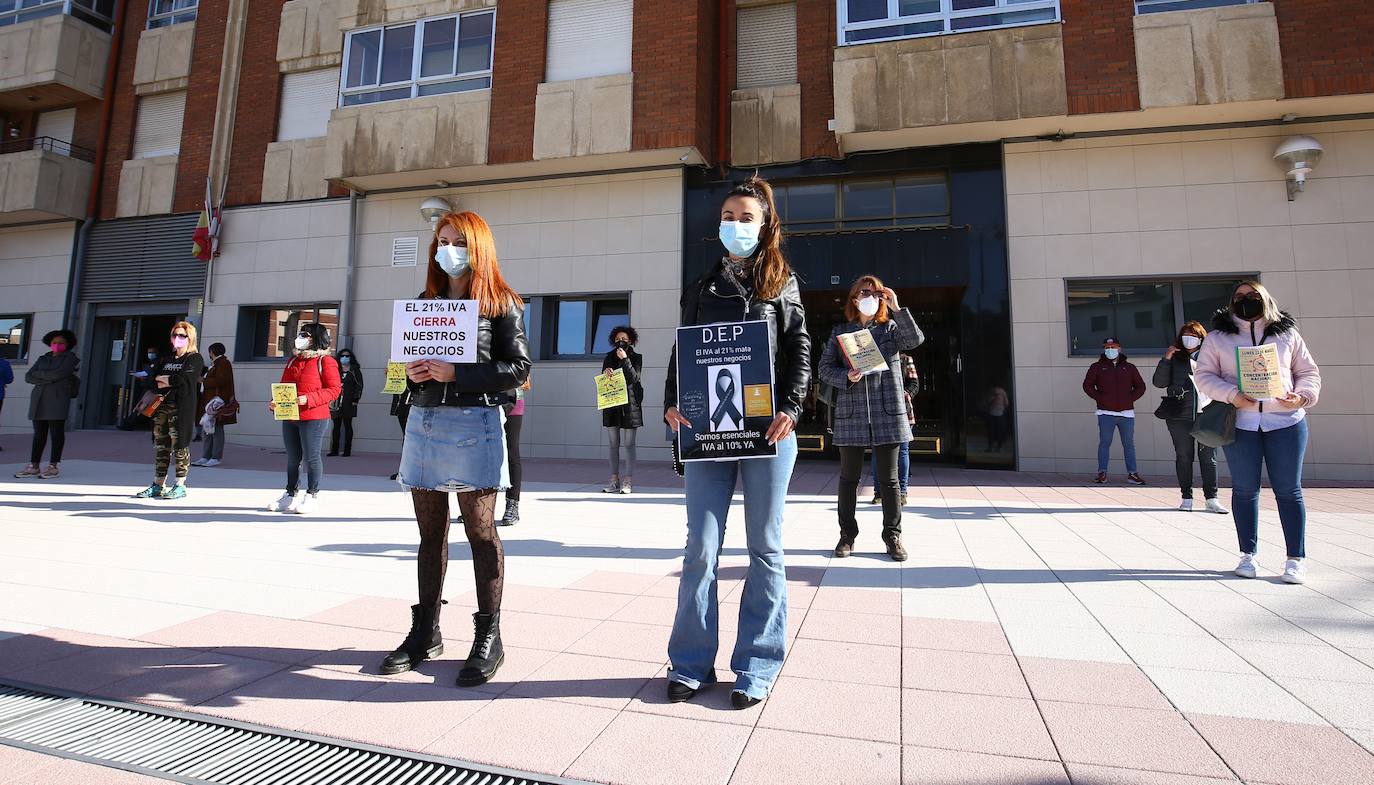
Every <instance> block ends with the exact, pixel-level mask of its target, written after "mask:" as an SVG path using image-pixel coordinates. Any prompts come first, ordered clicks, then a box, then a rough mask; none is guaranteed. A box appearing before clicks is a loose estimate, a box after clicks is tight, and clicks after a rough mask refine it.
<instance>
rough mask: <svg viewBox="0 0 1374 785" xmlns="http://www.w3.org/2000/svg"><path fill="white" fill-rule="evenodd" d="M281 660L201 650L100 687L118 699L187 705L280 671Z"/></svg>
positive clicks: (202, 701)
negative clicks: (179, 659)
mask: <svg viewBox="0 0 1374 785" xmlns="http://www.w3.org/2000/svg"><path fill="white" fill-rule="evenodd" d="M283 667H285V666H283V665H282V664H281V663H276V662H267V661H264V660H256V659H249V658H246V657H234V656H230V655H227V654H223V653H221V652H202V653H198V654H196V656H194V657H191V658H189V659H186V660H182V661H178V662H175V663H170V664H167V665H162V666H159V667H152V668H148V669H146V670H144V671H143V672H142V673H139V674H138V675H136V676H133V677H131V678H128V679H123V680H121V681H117V682H115V683H113V684H109V685H106V686H104V687H102V688H100V690H99V692H100V694H101V695H103V696H105V697H108V698H115V699H118V700H130V701H138V702H140V703H153V704H157V705H161V706H170V707H173V708H189V707H192V706H194V705H195V704H198V703H204V702H205V701H208V700H210V699H211V698H214V697H216V696H219V695H223V694H224V693H226V692H229V691H230V690H234V689H238V688H239V687H242V686H244V685H245V684H251V683H253V682H255V681H258V680H260V679H264V678H266V677H268V676H270V675H272V674H273V673H276V672H277V671H279V670H281V669H282V668H283Z"/></svg>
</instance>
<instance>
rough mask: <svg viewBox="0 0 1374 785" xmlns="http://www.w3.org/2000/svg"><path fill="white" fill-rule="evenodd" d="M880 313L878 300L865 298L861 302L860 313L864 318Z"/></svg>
mask: <svg viewBox="0 0 1374 785" xmlns="http://www.w3.org/2000/svg"><path fill="white" fill-rule="evenodd" d="M877 312H878V298H877V297H864V298H862V299H860V300H859V313H861V314H863V315H864V316H872V315H873V314H875V313H877Z"/></svg>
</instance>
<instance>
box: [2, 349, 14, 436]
mask: <svg viewBox="0 0 1374 785" xmlns="http://www.w3.org/2000/svg"><path fill="white" fill-rule="evenodd" d="M11 384H14V368H12V367H10V361H9V360H6V359H5V358H4V357H0V412H3V411H4V410H5V388H6V387H9V386H10V385H11ZM4 449H5V448H4V447H0V450H4Z"/></svg>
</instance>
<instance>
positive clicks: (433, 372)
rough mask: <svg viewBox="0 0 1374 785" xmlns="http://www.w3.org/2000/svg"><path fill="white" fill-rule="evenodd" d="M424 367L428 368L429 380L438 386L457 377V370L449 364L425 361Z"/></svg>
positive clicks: (438, 361)
mask: <svg viewBox="0 0 1374 785" xmlns="http://www.w3.org/2000/svg"><path fill="white" fill-rule="evenodd" d="M425 366H426V367H427V368H429V378H430V379H432V380H434V381H436V382H439V383H440V384H448V383H449V382H451V381H453V380H454V379H455V378H456V377H457V376H458V368H457V367H455V366H454V364H453V363H451V362H445V361H443V360H426V361H425Z"/></svg>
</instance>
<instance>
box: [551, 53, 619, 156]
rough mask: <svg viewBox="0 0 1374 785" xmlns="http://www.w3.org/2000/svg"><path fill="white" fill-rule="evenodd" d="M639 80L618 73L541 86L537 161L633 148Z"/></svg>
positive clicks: (617, 151)
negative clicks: (634, 115) (636, 90)
mask: <svg viewBox="0 0 1374 785" xmlns="http://www.w3.org/2000/svg"><path fill="white" fill-rule="evenodd" d="M633 106H634V78H633V77H632V76H631V75H630V74H613V75H611V76H597V77H592V78H589V79H573V80H570V81H567V82H546V83H544V84H541V85H539V91H538V95H537V96H536V97H535V99H534V158H535V160H544V159H548V158H569V157H571V156H580V155H597V154H601V153H623V152H627V151H628V150H629V149H630V125H631V118H632V115H633V112H632V109H633Z"/></svg>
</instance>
